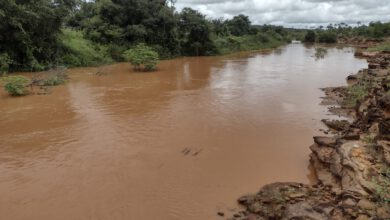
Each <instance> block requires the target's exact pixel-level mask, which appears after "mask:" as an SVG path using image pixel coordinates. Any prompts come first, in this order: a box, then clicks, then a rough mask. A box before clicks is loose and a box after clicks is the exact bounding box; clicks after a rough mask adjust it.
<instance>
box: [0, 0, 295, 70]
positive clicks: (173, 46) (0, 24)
mask: <svg viewBox="0 0 390 220" xmlns="http://www.w3.org/2000/svg"><path fill="white" fill-rule="evenodd" d="M287 35H288V34H287V31H285V29H284V28H283V27H276V26H254V25H252V24H251V21H250V20H249V18H248V17H247V16H245V15H242V14H241V15H237V16H235V17H233V18H232V19H228V20H225V19H208V18H207V17H206V16H205V15H203V14H201V13H200V12H198V11H196V10H193V9H191V8H184V9H183V10H182V11H180V12H178V11H176V9H175V7H174V1H172V0H169V1H168V0H95V1H82V0H2V1H0V72H4V71H7V70H10V71H16V70H27V71H36V70H43V69H46V68H50V67H51V66H57V65H66V66H88V65H98V64H102V63H106V62H112V61H122V60H123V56H122V54H123V52H124V51H126V50H128V49H129V48H131V47H134V46H135V45H137V44H139V43H144V44H146V45H148V46H150V47H152V48H153V49H154V50H155V51H157V53H158V54H159V56H160V57H162V58H171V57H176V56H202V55H215V54H221V53H227V52H230V51H236V50H244V49H258V48H257V47H259V46H258V44H259V43H262V47H268V46H277V45H280V44H281V42H282V41H283V42H284V41H286V39H287Z"/></svg>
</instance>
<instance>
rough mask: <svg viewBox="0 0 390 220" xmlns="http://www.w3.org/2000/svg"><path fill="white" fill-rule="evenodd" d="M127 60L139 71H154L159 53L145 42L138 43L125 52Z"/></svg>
mask: <svg viewBox="0 0 390 220" xmlns="http://www.w3.org/2000/svg"><path fill="white" fill-rule="evenodd" d="M123 56H124V58H125V60H127V61H130V63H131V64H132V65H133V66H134V69H135V70H137V71H140V70H142V66H143V70H144V71H153V70H155V69H156V65H157V63H158V60H159V58H158V53H157V52H156V51H154V50H153V49H152V48H151V47H148V46H146V45H145V44H138V45H137V46H135V47H134V48H132V49H129V50H126V51H125V52H124V54H123Z"/></svg>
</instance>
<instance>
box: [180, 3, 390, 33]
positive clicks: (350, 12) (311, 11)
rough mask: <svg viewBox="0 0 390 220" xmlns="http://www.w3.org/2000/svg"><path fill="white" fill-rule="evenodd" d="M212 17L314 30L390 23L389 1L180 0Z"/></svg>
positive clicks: (182, 6)
mask: <svg viewBox="0 0 390 220" xmlns="http://www.w3.org/2000/svg"><path fill="white" fill-rule="evenodd" d="M184 7H191V8H194V9H196V10H199V11H200V12H202V13H203V14H206V15H207V16H208V17H210V18H219V17H223V18H231V17H232V16H234V15H238V14H240V13H242V14H245V15H248V16H249V17H250V19H251V21H252V22H253V23H254V24H275V25H284V26H289V27H311V26H314V25H323V24H329V23H341V22H345V23H348V24H356V23H357V22H358V21H360V22H362V23H368V22H370V21H390V0H177V2H176V8H177V9H178V10H179V11H180V10H181V9H182V8H184Z"/></svg>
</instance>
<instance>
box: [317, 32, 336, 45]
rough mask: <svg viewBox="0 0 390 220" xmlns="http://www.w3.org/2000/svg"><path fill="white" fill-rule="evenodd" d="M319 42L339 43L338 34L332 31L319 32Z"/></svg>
mask: <svg viewBox="0 0 390 220" xmlns="http://www.w3.org/2000/svg"><path fill="white" fill-rule="evenodd" d="M318 42H319V43H327V44H332V43H337V34H335V33H332V32H322V33H320V34H318Z"/></svg>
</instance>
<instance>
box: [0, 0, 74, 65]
mask: <svg viewBox="0 0 390 220" xmlns="http://www.w3.org/2000/svg"><path fill="white" fill-rule="evenodd" d="M74 6H75V1H74V0H35V1H32V0H24V1H15V0H2V1H0V21H1V22H0V42H1V43H0V53H6V54H7V56H8V57H9V59H10V60H11V61H12V62H10V64H9V68H10V69H11V70H39V69H42V68H43V66H46V65H48V64H50V63H54V62H55V61H56V59H57V58H58V56H57V55H58V54H57V52H58V50H59V47H60V42H59V41H58V38H57V37H58V34H59V33H60V29H61V25H62V22H63V21H64V18H65V17H66V16H67V14H68V13H69V12H70V10H71V8H72V7H74Z"/></svg>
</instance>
